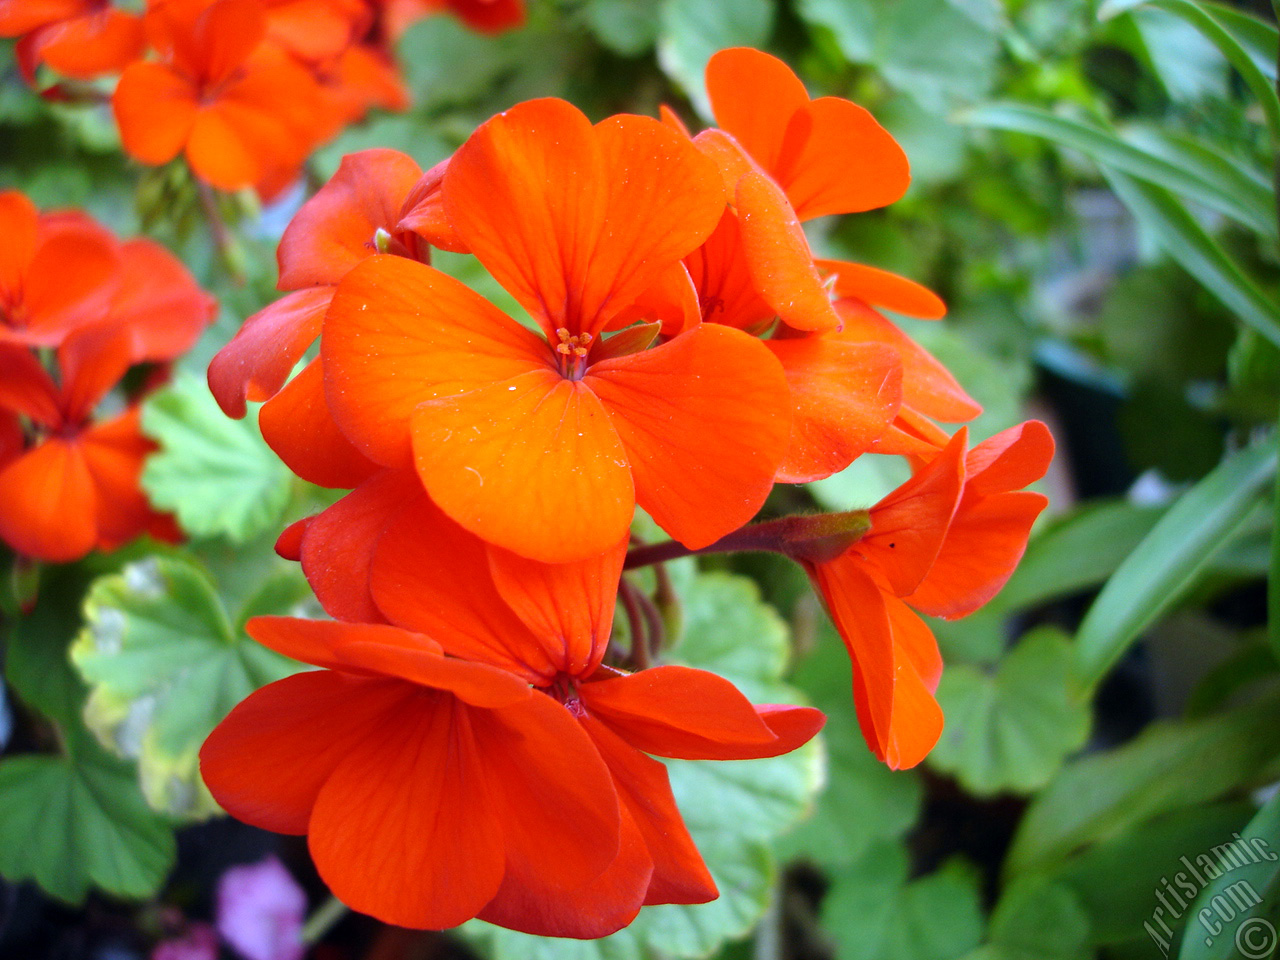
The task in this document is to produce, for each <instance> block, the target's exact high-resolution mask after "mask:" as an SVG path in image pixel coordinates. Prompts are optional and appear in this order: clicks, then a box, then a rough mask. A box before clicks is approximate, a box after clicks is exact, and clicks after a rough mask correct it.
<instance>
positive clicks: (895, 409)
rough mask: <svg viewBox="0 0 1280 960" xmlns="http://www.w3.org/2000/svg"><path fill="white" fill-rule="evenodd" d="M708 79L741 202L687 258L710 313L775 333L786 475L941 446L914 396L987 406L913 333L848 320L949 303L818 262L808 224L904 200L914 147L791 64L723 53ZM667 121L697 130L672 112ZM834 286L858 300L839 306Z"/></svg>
mask: <svg viewBox="0 0 1280 960" xmlns="http://www.w3.org/2000/svg"><path fill="white" fill-rule="evenodd" d="M707 83H708V90H709V92H710V94H711V98H712V103H713V106H714V108H715V111H716V116H717V119H718V120H719V121H720V123H721V125H722V126H723V127H724V129H723V130H720V129H717V130H708V131H704V132H703V133H701V134H699V135H698V136H697V137H696V138H694V142H695V143H697V144H698V145H699V147H700V148H702V149H703V150H704V151H705V152H706V153H707V155H708V156H710V157H712V158H714V159H715V160H716V161H717V163H718V164H719V166H720V169H721V173H722V176H723V178H724V185H725V191H726V197H727V199H728V201H729V203H730V204H731V208H730V209H728V210H726V211H725V213H724V215H723V216H722V218H721V220H720V223H719V225H718V226H717V228H716V231H715V233H713V234H712V236H711V237H710V238H709V239H708V240H707V242H706V243H705V244H703V246H702V247H700V248H699V249H698V250H697V251H695V252H694V253H692V254H691V255H690V256H688V257H686V258H685V266H686V268H687V269H688V272H689V279H690V280H691V282H692V284H693V287H694V289H695V290H696V292H697V300H698V309H699V311H700V313H701V315H702V318H703V320H704V321H708V322H715V323H723V324H727V325H729V326H734V327H737V328H738V329H741V330H745V331H747V332H750V333H753V334H757V335H760V336H765V335H768V334H769V333H770V331H773V333H772V337H771V338H770V339H768V340H767V341H766V344H767V346H768V347H769V348H770V349H771V350H772V351H773V352H774V354H775V355H776V356H777V357H778V359H779V361H780V362H781V364H782V366H783V368H784V370H785V371H786V373H787V379H788V383H789V385H790V387H791V393H792V401H793V421H792V443H791V447H790V449H789V451H788V454H787V457H786V459H785V460H784V461H783V463H782V464H781V466H780V467H779V470H778V474H777V478H776V479H777V480H779V481H780V482H792V483H801V482H807V481H811V480H817V479H821V478H822V477H826V476H829V475H830V474H832V473H835V472H837V471H839V470H842V469H844V468H845V467H846V466H848V465H849V464H850V463H851V462H852V461H853V460H854V459H855V458H856V457H858V456H859V455H861V454H862V453H864V452H866V451H867V450H870V449H875V450H877V451H878V452H894V453H906V452H916V453H922V452H925V451H930V452H936V449H937V448H936V447H935V446H930V444H929V443H927V442H926V441H925V440H923V439H920V438H919V437H917V436H916V435H914V434H912V435H910V436H908V435H907V433H906V428H905V427H899V426H896V424H897V422H898V421H899V420H903V419H904V418H905V419H906V420H907V421H910V422H914V420H912V418H913V417H916V418H918V417H922V416H924V415H925V414H924V413H922V412H921V411H918V410H916V409H915V408H914V407H910V406H907V400H908V398H911V399H913V400H917V401H919V400H920V399H921V398H924V399H925V400H927V401H933V400H937V401H938V402H932V403H928V404H926V406H927V411H926V412H927V413H932V414H935V415H936V413H939V412H940V413H944V414H954V413H956V412H957V410H961V409H962V405H963V411H962V415H958V416H955V417H954V418H952V417H947V418H946V419H955V420H965V419H969V418H970V417H972V416H974V415H975V413H976V412H977V410H978V409H979V408H977V405H976V404H973V402H972V401H970V400H968V398H967V397H966V396H965V394H964V392H963V390H961V389H960V388H959V386H958V385H957V384H956V383H955V381H954V380H952V379H951V378H950V375H949V374H947V373H946V372H945V370H942V368H941V367H940V365H938V364H937V363H936V362H935V361H933V360H932V358H931V357H929V356H928V354H927V353H925V352H924V351H922V350H921V349H920V348H919V347H918V346H916V345H915V344H914V343H912V342H911V341H910V340H909V339H907V338H906V337H905V336H902V335H900V334H899V335H898V337H897V338H896V339H895V338H892V337H890V336H888V335H887V333H885V332H883V331H880V330H878V329H876V330H874V334H875V335H866V330H865V329H864V328H866V327H867V326H868V325H869V323H861V324H854V325H852V326H854V327H856V329H848V330H846V329H844V328H845V327H848V326H851V325H850V324H848V323H846V321H845V316H844V315H845V313H846V312H847V310H852V309H855V308H856V307H859V306H861V307H865V308H866V310H867V311H868V312H871V307H870V305H872V304H874V305H879V306H885V307H889V308H890V309H895V310H899V311H901V312H905V313H908V314H911V315H913V316H922V317H929V318H935V317H939V316H941V315H942V314H943V313H944V312H945V307H944V306H943V304H942V302H941V301H940V300H939V299H938V298H937V297H936V296H935V295H934V294H932V293H930V292H929V291H928V290H926V289H925V288H924V287H921V286H920V285H918V284H915V283H913V282H912V281H910V280H907V279H905V278H903V277H898V276H896V275H894V274H891V273H888V272H886V271H883V270H877V269H875V268H872V267H866V266H862V265H859V264H848V263H841V262H838V261H815V260H814V259H813V255H812V252H811V251H810V249H809V246H808V242H807V240H806V239H805V236H804V231H803V230H802V229H801V227H800V221H801V220H804V219H809V218H811V217H815V216H822V215H825V214H828V213H837V212H841V213H844V212H857V211H860V210H867V209H871V208H873V207H877V206H883V205H885V204H887V203H891V202H893V201H894V200H896V199H897V198H898V197H899V196H901V194H902V192H903V191H904V190H905V189H906V185H907V182H908V179H909V175H908V168H907V161H906V157H905V155H904V154H903V153H902V150H901V148H900V147H899V146H898V145H897V143H896V142H894V140H893V138H892V137H891V136H890V135H889V134H888V133H887V132H886V131H885V130H884V129H883V128H882V127H880V125H879V124H877V123H876V122H875V120H874V119H873V118H872V117H871V115H870V114H868V113H867V112H866V111H865V110H863V109H862V108H861V107H858V106H857V105H855V104H853V103H850V102H848V101H846V100H841V99H838V98H834V97H824V98H820V99H818V100H810V99H809V96H808V94H807V92H805V89H804V86H803V85H802V84H801V83H800V81H799V79H798V78H797V77H796V76H795V74H793V73H792V72H791V70H790V69H789V68H788V67H787V66H786V65H785V64H784V63H782V62H781V61H780V60H777V59H776V58H774V57H770V56H769V55H767V54H764V53H761V52H759V51H757V50H750V49H732V50H723V51H721V52H719V53H717V54H716V55H715V56H714V57H713V58H712V60H711V62H710V63H709V64H708V68H707ZM664 116H665V118H666V120H667V122H668V123H669V124H670V125H672V126H675V127H678V128H679V129H683V127H682V126H681V125H680V124H679V121H678V120H676V119H675V118H674V115H672V114H670V112H669V111H666V112H665V113H664ZM726 131H727V132H726ZM833 294H834V295H835V296H836V297H840V298H844V299H845V300H846V301H847V303H848V305H849V306H848V307H847V308H842V307H840V306H839V305H833V304H832V302H831V301H832V295H833ZM884 323H885V324H888V321H884ZM890 329H891V330H894V331H895V332H896V328H892V327H891V326H890ZM664 332H665V331H664ZM939 390H941V391H943V394H942V395H941V396H940V397H935V393H936V392H937V391H939ZM904 406H905V407H906V413H905V414H902V413H901V409H902V408H903V407H904ZM921 429H923V427H922V428H921Z"/></svg>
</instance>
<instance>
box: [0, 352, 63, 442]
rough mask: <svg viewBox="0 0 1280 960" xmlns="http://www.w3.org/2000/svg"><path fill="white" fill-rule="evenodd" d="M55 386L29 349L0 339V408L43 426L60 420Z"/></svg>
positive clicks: (58, 400)
mask: <svg viewBox="0 0 1280 960" xmlns="http://www.w3.org/2000/svg"><path fill="white" fill-rule="evenodd" d="M61 403H62V400H61V397H59V395H58V386H57V384H55V383H54V382H53V378H52V377H51V376H49V373H48V371H47V370H45V368H44V366H43V365H42V364H41V363H40V361H39V360H38V359H37V358H36V355H35V354H34V353H32V352H31V351H30V350H29V349H27V348H26V347H24V346H21V345H19V344H16V343H5V342H3V341H0V408H3V409H5V410H9V411H11V412H13V413H20V414H22V415H23V416H26V417H29V418H31V419H32V420H33V421H35V422H36V423H38V424H40V425H42V426H45V427H57V426H61V425H62V422H63V418H62V409H61Z"/></svg>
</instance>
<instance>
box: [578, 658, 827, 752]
mask: <svg viewBox="0 0 1280 960" xmlns="http://www.w3.org/2000/svg"><path fill="white" fill-rule="evenodd" d="M579 695H580V696H581V698H582V702H583V704H585V705H586V707H587V710H588V711H589V712H590V713H591V714H592V716H595V717H598V718H599V719H600V720H601V721H602V722H603V723H605V724H607V725H608V726H609V728H610V729H611V730H613V731H614V732H615V733H617V734H618V735H619V736H620V737H622V739H624V740H625V741H626V742H627V743H629V744H631V746H633V747H635V748H636V749H637V750H643V751H644V752H645V753H652V754H655V755H657V756H660V757H678V758H680V759H684V760H711V759H722V758H721V756H720V753H721V752H722V751H723V750H725V749H726V748H727V749H728V750H729V751H730V752H734V753H736V752H737V751H743V752H744V753H745V754H751V755H753V756H771V755H772V754H771V753H770V752H769V750H770V747H771V746H772V745H773V743H774V740H775V739H776V738H775V737H774V734H773V731H771V730H770V729H769V728H768V727H767V726H765V724H764V722H763V721H762V720H761V719H760V717H759V716H757V714H756V711H755V708H754V707H753V706H752V705H751V702H750V701H749V700H747V698H746V697H744V696H743V695H742V693H741V692H739V690H738V688H737V687H735V686H734V685H733V684H732V683H730V682H729V681H728V680H725V679H724V678H723V677H720V676H717V675H716V674H714V673H709V672H708V671H706V670H695V669H693V668H691V667H681V666H661V667H652V668H650V669H648V670H641V671H640V672H638V673H633V674H628V675H625V676H621V677H612V678H610V679H607V680H598V681H595V682H592V683H586V684H583V685H582V687H581V688H580V690H579ZM815 732H816V731H815ZM757 748H758V749H759V750H760V751H761V752H760V753H758V754H752V753H751V751H752V750H753V749H757Z"/></svg>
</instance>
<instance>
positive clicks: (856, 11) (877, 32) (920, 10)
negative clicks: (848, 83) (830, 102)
mask: <svg viewBox="0 0 1280 960" xmlns="http://www.w3.org/2000/svg"><path fill="white" fill-rule="evenodd" d="M798 12H799V14H800V16H801V17H802V18H803V19H805V20H807V21H808V22H809V23H811V24H813V25H815V26H818V27H822V28H825V29H827V30H830V31H831V33H832V34H833V36H834V37H835V41H836V44H837V45H838V46H839V48H840V51H841V53H843V54H844V55H845V56H846V57H847V58H848V59H849V60H850V61H851V62H853V63H865V64H870V65H872V66H874V67H875V68H876V69H877V70H878V71H879V72H880V73H881V75H882V76H883V77H884V79H885V81H886V82H887V83H888V84H889V85H890V86H892V87H894V88H895V89H896V90H899V91H901V92H902V93H904V94H906V95H907V96H909V97H912V98H913V99H914V100H915V101H916V102H917V103H919V104H920V106H922V107H924V108H925V109H926V110H929V111H930V112H932V113H935V114H944V113H946V112H947V111H948V110H949V109H951V108H953V107H955V106H956V105H958V104H964V103H972V102H974V101H975V100H977V99H979V98H981V97H983V96H986V94H987V92H988V91H989V90H990V88H991V84H992V82H993V81H994V79H995V76H996V65H997V63H998V57H999V33H1000V30H1001V29H1002V27H1003V14H1002V11H1001V6H1000V5H999V4H997V3H993V2H989V0H896V2H894V3H882V2H876V0H801V3H800V5H799V8H798ZM940 50H945V51H946V55H945V56H939V53H938V51H940Z"/></svg>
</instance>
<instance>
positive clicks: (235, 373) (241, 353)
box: [209, 287, 335, 419]
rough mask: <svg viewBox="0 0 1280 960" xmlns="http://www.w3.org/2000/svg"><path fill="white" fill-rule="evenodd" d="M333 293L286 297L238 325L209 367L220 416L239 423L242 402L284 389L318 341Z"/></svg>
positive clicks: (324, 289) (299, 293) (317, 290)
mask: <svg viewBox="0 0 1280 960" xmlns="http://www.w3.org/2000/svg"><path fill="white" fill-rule="evenodd" d="M334 290H335V288H334V287H313V288H312V289H310V290H298V291H297V292H295V293H290V294H286V295H285V296H283V297H281V298H280V299H279V300H277V301H276V302H275V303H272V304H268V305H267V306H266V307H263V308H262V309H261V310H259V311H258V312H257V313H255V314H254V315H253V316H251V317H249V319H248V320H246V321H245V322H244V326H242V327H241V328H240V330H239V332H238V333H236V335H235V336H234V337H232V338H231V342H230V343H228V344H227V345H226V346H225V347H223V348H222V349H221V350H219V351H218V353H217V355H216V356H215V357H214V358H213V362H212V363H210V364H209V390H210V391H211V392H212V393H213V396H214V398H215V399H216V400H217V401H218V406H220V407H221V408H222V412H223V413H225V414H226V415H227V416H229V417H236V418H237V419H238V418H240V417H243V416H244V414H245V400H246V399H248V400H255V401H258V402H261V401H263V400H266V399H268V398H270V397H272V396H274V395H275V393H276V392H277V391H279V389H280V388H281V387H283V386H284V382H285V381H286V380H288V379H289V373H290V371H292V370H293V367H294V364H296V363H297V362H298V361H299V360H301V359H302V355H303V354H304V353H306V352H307V348H308V347H309V346H311V344H312V343H313V342H314V341H315V339H316V337H317V336H319V334H320V325H321V323H322V322H323V321H324V316H325V312H326V311H327V310H328V309H329V304H330V303H331V302H332V300H333V294H334Z"/></svg>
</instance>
